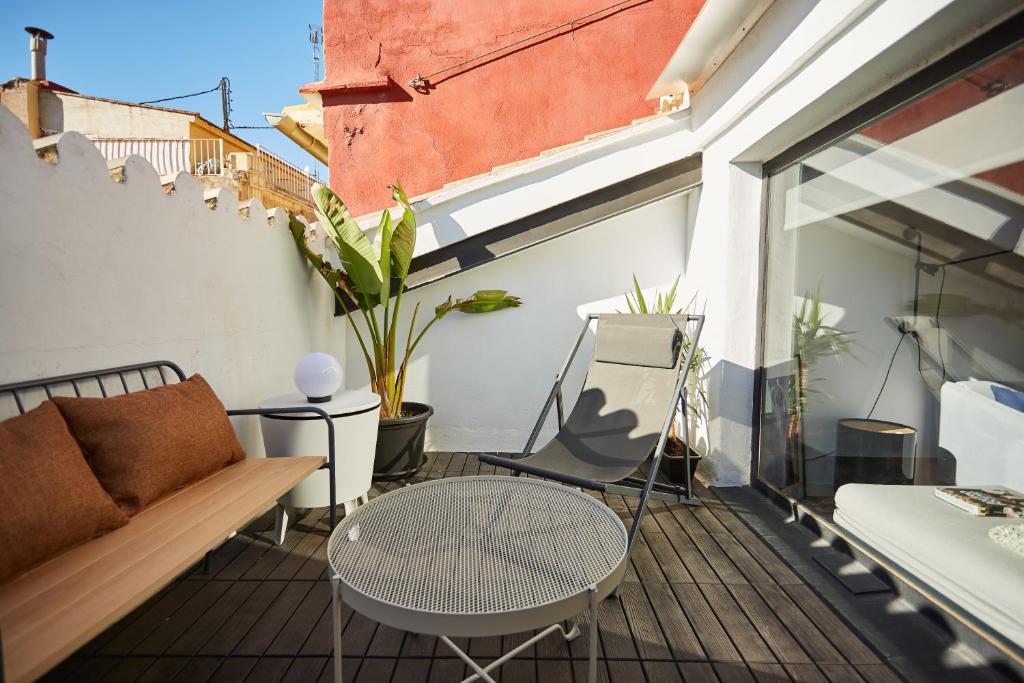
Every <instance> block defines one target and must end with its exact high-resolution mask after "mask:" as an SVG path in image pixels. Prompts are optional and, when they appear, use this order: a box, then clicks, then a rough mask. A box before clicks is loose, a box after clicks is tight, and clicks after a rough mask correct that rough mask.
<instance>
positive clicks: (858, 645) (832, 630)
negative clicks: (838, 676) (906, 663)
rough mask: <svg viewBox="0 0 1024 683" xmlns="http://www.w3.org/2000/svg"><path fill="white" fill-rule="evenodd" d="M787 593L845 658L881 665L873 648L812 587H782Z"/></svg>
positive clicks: (856, 662)
mask: <svg viewBox="0 0 1024 683" xmlns="http://www.w3.org/2000/svg"><path fill="white" fill-rule="evenodd" d="M782 588H783V590H785V591H786V593H788V594H789V596H790V597H791V598H793V602H794V603H796V604H797V605H799V606H800V609H801V610H803V612H804V614H806V615H807V616H808V618H810V620H811V621H812V622H813V623H814V625H815V626H817V627H818V628H819V629H821V631H822V632H823V633H827V634H828V637H829V640H831V641H832V644H833V645H834V646H835V647H836V649H837V650H839V652H840V653H841V654H842V655H843V657H844V658H845V659H846V661H848V662H849V663H851V664H879V663H880V661H879V659H878V656H877V655H876V654H875V653H874V652H872V651H871V648H869V647H868V646H867V644H865V643H864V641H863V640H861V639H860V638H859V637H858V636H857V635H856V634H855V633H854V632H853V631H851V630H850V628H849V627H848V626H847V625H846V624H844V623H843V621H842V620H841V619H840V618H839V617H838V616H836V614H835V612H833V611H832V610H831V609H830V608H829V607H828V606H827V605H826V604H825V603H824V602H822V601H821V598H819V597H818V595H817V593H815V592H814V591H813V590H812V589H811V588H810V586H807V585H805V584H800V585H798V586H793V585H785V586H783V587H782Z"/></svg>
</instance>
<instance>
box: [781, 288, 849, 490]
mask: <svg viewBox="0 0 1024 683" xmlns="http://www.w3.org/2000/svg"><path fill="white" fill-rule="evenodd" d="M821 287H822V283H821V282H819V283H818V287H817V289H816V290H815V291H814V293H813V294H812V293H811V292H804V297H803V301H802V302H801V304H800V308H799V310H797V311H796V312H794V313H793V359H794V361H795V363H796V369H795V371H794V373H793V379H792V381H790V382H789V393H788V398H787V408H788V414H787V417H786V451H787V454H788V456H789V457H788V465H787V472H786V476H787V479H788V481H792V482H795V481H798V479H799V477H800V474H799V473H800V469H801V464H802V462H803V444H802V435H803V422H804V414H805V413H806V412H807V400H808V399H809V398H810V397H811V396H814V395H816V394H819V393H821V392H820V391H818V389H816V388H815V387H814V386H813V382H814V380H813V379H812V378H811V368H813V367H814V366H815V365H817V364H818V363H820V362H821V361H822V360H824V359H826V358H830V357H833V356H839V355H840V354H843V353H849V354H851V355H854V354H853V346H854V344H855V343H856V342H855V341H854V339H853V335H854V333H853V332H847V331H845V330H840V329H838V328H836V327H833V326H831V325H827V324H826V323H825V317H824V315H823V314H822V312H821Z"/></svg>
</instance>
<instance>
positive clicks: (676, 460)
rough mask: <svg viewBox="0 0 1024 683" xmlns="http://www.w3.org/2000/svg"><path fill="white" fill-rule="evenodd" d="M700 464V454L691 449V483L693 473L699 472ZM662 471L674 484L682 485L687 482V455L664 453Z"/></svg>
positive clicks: (691, 481)
mask: <svg viewBox="0 0 1024 683" xmlns="http://www.w3.org/2000/svg"><path fill="white" fill-rule="evenodd" d="M699 464H700V455H699V454H697V453H696V452H694V451H690V483H691V485H692V484H693V475H694V474H695V473H696V472H697V465H699ZM661 473H662V474H664V475H665V477H667V478H668V480H669V481H670V482H672V483H673V484H678V485H680V486H681V485H682V484H684V483H685V482H686V456H685V455H669V454H668V453H663V454H662V456H661Z"/></svg>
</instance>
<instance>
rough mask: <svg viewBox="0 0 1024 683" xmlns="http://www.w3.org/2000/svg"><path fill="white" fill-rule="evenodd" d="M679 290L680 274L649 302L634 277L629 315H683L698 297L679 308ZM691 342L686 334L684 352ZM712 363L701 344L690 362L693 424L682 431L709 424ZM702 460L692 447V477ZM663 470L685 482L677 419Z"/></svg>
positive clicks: (683, 448)
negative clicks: (707, 376) (708, 377)
mask: <svg viewBox="0 0 1024 683" xmlns="http://www.w3.org/2000/svg"><path fill="white" fill-rule="evenodd" d="M678 288H679V276H678V275H677V276H676V279H675V282H673V283H672V287H671V288H670V289H669V290H668V292H665V293H662V292H657V298H656V299H655V300H654V301H652V302H650V303H648V301H647V299H646V298H644V293H643V290H642V289H640V282H639V281H638V280H637V277H636V274H634V275H633V291H632V292H626V305H627V306H628V307H629V312H630V313H634V314H655V315H683V314H684V313H686V312H687V311H689V310H690V307H691V306H693V304H694V302H695V301H696V299H697V295H696V294H694V296H693V298H691V299H690V303H688V304H687V305H686V306H683V307H682V308H676V295H677V290H678ZM691 343H692V342H691V340H690V338H689V337H687V336H685V335H684V336H683V348H682V353H684V354H686V353H689V352H690V344H691ZM710 363H711V359H710V358H709V357H708V354H707V351H706V350H705V349H704V348H703V347H702V346H700V345H698V346H697V348H696V349H694V352H693V360H692V361H691V362H690V374H689V376H688V377H687V386H686V405H687V413H688V415H689V418H690V424H687V425H683V428H684V429H686V430H691V429H696V428H697V427H698V426H699V425H700V424H702V423H705V422H706V421H707V415H708V394H707V383H706V380H705V379H704V373H705V371H706V370H707V366H708V365H710ZM701 457H702V454H701V453H700V452H698V451H696V450H695V449H694V448H693V447H692V446H691V447H690V477H691V478H692V477H693V475H694V472H696V470H697V465H698V464H699V463H700V460H701ZM661 471H662V472H664V473H665V476H666V477H668V479H669V480H670V481H672V482H674V483H677V484H679V483H682V482H683V481H684V480H685V479H686V444H685V443H684V442H683V440H682V439H681V438H680V437H679V431H678V427H677V424H676V420H672V424H671V426H670V427H669V432H668V440H667V441H666V442H665V453H664V454H663V455H662V470H661Z"/></svg>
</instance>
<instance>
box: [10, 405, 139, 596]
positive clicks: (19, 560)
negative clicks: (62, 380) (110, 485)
mask: <svg viewBox="0 0 1024 683" xmlns="http://www.w3.org/2000/svg"><path fill="white" fill-rule="evenodd" d="M0 500H2V501H3V513H2V514H0V581H4V580H6V579H9V578H11V577H13V576H15V575H16V574H20V573H21V572H23V571H25V570H26V569H29V568H31V567H34V566H35V565H37V564H39V563H40V562H42V561H43V560H46V559H49V558H51V557H53V556H54V555H57V554H59V553H60V552H61V551H63V550H65V549H67V548H70V547H71V546H73V545H77V544H78V543H81V542H83V541H87V540H89V539H90V538H92V537H93V536H96V535H98V534H102V533H104V532H106V531H110V530H111V529H116V528H117V527H119V526H122V525H124V524H127V523H128V516H127V515H126V514H125V513H124V512H123V511H122V510H121V509H120V508H118V507H117V505H116V504H115V503H114V501H113V500H112V499H111V498H110V496H109V495H108V494H107V492H106V491H104V490H103V487H102V486H100V483H99V482H98V481H97V480H96V476H95V475H94V474H93V473H92V470H90V469H89V465H88V464H87V463H86V462H85V456H84V455H82V449H80V448H79V447H78V443H77V442H76V441H75V439H74V437H72V436H71V432H69V431H68V426H67V424H65V423H64V418H62V417H61V415H60V411H58V410H57V407H56V406H55V405H53V403H51V402H50V401H46V402H44V403H43V404H42V405H40V406H39V407H38V408H35V409H33V410H30V411H28V412H27V413H25V414H24V415H19V416H18V417H12V418H11V419H9V420H6V421H4V422H0Z"/></svg>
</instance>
